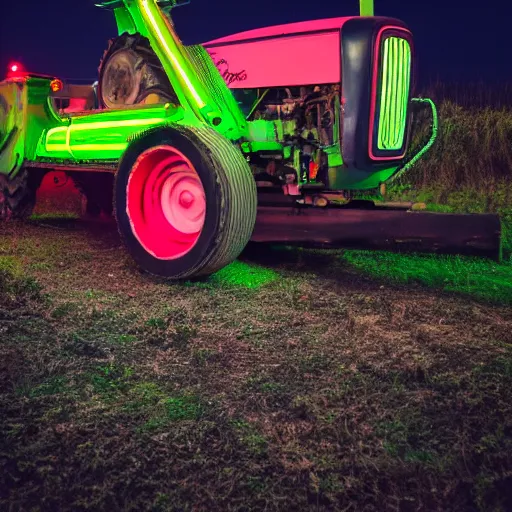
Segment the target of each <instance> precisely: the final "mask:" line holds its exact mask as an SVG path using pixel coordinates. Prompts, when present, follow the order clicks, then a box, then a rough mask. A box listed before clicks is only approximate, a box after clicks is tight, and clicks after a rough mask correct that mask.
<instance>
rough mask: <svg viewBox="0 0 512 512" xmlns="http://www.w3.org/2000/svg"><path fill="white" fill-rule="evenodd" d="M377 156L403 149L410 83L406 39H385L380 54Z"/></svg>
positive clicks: (408, 45) (408, 46)
mask: <svg viewBox="0 0 512 512" xmlns="http://www.w3.org/2000/svg"><path fill="white" fill-rule="evenodd" d="M380 62H381V65H380V80H379V83H380V91H379V97H378V100H379V104H380V105H379V107H380V108H379V116H378V127H377V150H378V152H379V153H380V152H388V151H390V152H392V151H399V150H401V149H402V148H403V145H404V137H405V130H406V126H407V107H408V102H409V90H410V83H411V46H410V44H409V42H408V41H407V40H406V39H403V38H401V37H396V36H390V37H387V38H385V39H384V41H383V43H382V46H381V54H380Z"/></svg>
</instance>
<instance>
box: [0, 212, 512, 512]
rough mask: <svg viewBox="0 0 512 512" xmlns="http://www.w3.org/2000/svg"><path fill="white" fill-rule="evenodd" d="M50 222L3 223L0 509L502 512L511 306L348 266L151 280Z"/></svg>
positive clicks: (507, 485)
mask: <svg viewBox="0 0 512 512" xmlns="http://www.w3.org/2000/svg"><path fill="white" fill-rule="evenodd" d="M69 222H70V221H61V222H60V223H57V222H51V221H49V220H47V221H45V224H46V226H41V225H39V226H38V225H35V226H30V225H18V224H11V225H10V226H9V227H6V226H3V227H2V233H1V235H2V236H1V238H0V287H1V288H0V290H1V293H0V318H1V322H0V340H1V342H0V408H1V410H2V411H1V412H2V414H1V416H0V509H2V510H62V511H65V510H73V511H76V510H95V511H101V510H105V511H106V510H108V511H112V510H137V511H140V510H155V511H156V510H172V511H178V510H191V511H192V510H194V511H199V510H223V511H228V510H379V511H382V510H443V511H447V510H482V511H483V510H507V509H510V508H511V507H512V495H511V492H510V489H511V487H512V476H511V475H512V443H511V437H510V435H511V432H512V405H511V402H510V396H511V392H512V337H511V332H512V311H511V309H510V307H507V306H503V305H501V306H500V305H499V304H498V305H490V304H489V303H486V302H481V301H476V300H473V299H472V298H468V297H467V296H466V297H464V296H460V295H458V294H453V293H443V292H440V291H435V290H432V289H429V288H428V287H425V286H422V285H419V284H416V285H400V284H391V283H389V282H388V281H383V280H382V279H374V278H370V277H365V274H364V269H363V273H361V270H358V269H357V268H356V267H357V265H356V267H354V265H355V264H356V263H357V261H356V260H357V255H358V254H359V257H362V256H361V254H362V253H354V252H350V253H349V252H347V253H343V252H341V253H340V252H336V253H331V254H328V253H324V252H321V251H320V252H318V251H299V250H289V249H287V250H280V251H278V250H276V249H272V250H268V251H255V250H249V251H247V252H246V254H245V256H244V258H242V260H240V261H238V262H236V263H235V264H233V265H232V266H230V267H228V268H226V269H224V270H223V271H221V272H220V273H218V274H217V275H215V276H213V277H212V278H211V279H209V280H207V281H203V282H198V283H192V282H189V283H183V284H169V283H166V282H165V281H163V280H160V279H155V278H152V277H149V276H147V275H144V274H141V273H139V272H138V270H137V269H136V268H135V267H134V266H133V264H132V262H131V261H130V259H129V258H128V256H127V254H126V253H125V252H124V249H123V248H122V247H121V245H120V243H119V239H118V238H117V235H116V232H115V230H114V229H113V228H112V226H109V225H103V226H102V225H99V224H98V225H84V224H80V223H79V224H76V225H73V223H72V222H71V223H69ZM348 255H352V259H350V258H349V257H348ZM345 256H347V257H345ZM354 258H356V260H354ZM350 261H352V263H350ZM359 261H360V260H359Z"/></svg>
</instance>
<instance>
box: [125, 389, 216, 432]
mask: <svg viewBox="0 0 512 512" xmlns="http://www.w3.org/2000/svg"><path fill="white" fill-rule="evenodd" d="M145 393H146V394H145V395H144V396H143V397H139V404H140V399H141V398H143V400H144V401H145V403H146V405H147V402H148V401H150V402H154V403H155V402H156V403H155V404H154V406H153V407H152V408H151V410H150V411H149V414H148V415H149V418H147V419H146V421H145V422H144V424H143V425H141V426H140V427H138V429H137V431H138V432H139V433H144V432H153V431H155V430H160V429H165V428H166V427H167V426H168V425H170V424H172V423H175V422H180V421H197V420H199V419H201V417H202V416H203V414H204V412H205V410H206V407H205V404H204V403H203V401H202V400H201V398H200V397H199V396H197V395H195V394H193V393H182V394H178V395H176V396H164V395H162V394H161V393H160V392H159V391H158V390H157V389H149V390H147V391H146V392H145ZM132 404H133V402H132ZM146 405H143V406H142V407H141V409H145V408H146Z"/></svg>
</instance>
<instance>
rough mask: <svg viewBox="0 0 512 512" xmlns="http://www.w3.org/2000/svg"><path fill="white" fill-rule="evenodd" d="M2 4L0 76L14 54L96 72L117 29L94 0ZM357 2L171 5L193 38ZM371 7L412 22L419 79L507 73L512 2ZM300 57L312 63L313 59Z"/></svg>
mask: <svg viewBox="0 0 512 512" xmlns="http://www.w3.org/2000/svg"><path fill="white" fill-rule="evenodd" d="M1 4H2V7H1V10H0V70H1V71H0V75H1V76H3V75H4V71H3V70H5V69H6V68H7V65H8V63H9V62H10V61H12V60H19V61H20V62H22V63H23V64H24V65H25V67H26V68H28V69H30V70H33V71H35V72H40V73H46V74H55V75H58V76H61V77H63V78H65V79H80V80H89V81H94V80H95V79H96V75H97V67H98V63H99V60H100V58H101V55H102V53H103V51H104V49H105V48H106V43H107V40H108V39H109V38H110V37H113V36H115V35H116V27H115V23H114V18H113V16H112V14H111V13H110V12H109V11H104V10H101V9H99V8H97V7H94V0H1ZM477 4H480V7H474V5H477ZM501 4H503V5H501ZM466 5H468V6H466ZM358 7H359V2H358V0H336V1H335V0H325V1H324V2H322V1H318V2H312V1H307V2H306V1H305V0H259V1H258V2H249V1H247V0H243V1H240V0H238V1H236V0H192V3H191V4H190V5H187V6H184V7H180V8H178V9H176V10H174V20H175V24H176V27H177V29H178V33H179V34H180V36H181V38H182V40H183V41H184V42H185V43H186V44H195V43H200V42H204V41H208V40H210V39H214V38H216V37H220V36H223V35H227V34H230V33H234V32H239V31H242V30H248V29H252V28H258V27H261V26H267V25H274V24H280V23H287V22H293V21H303V20H308V19H317V18H328V17H336V16H345V15H354V14H357V13H358ZM375 11H376V15H382V16H392V17H396V18H400V19H402V20H403V21H405V22H406V23H407V24H408V25H409V27H410V28H411V29H412V32H413V34H414V35H415V41H416V47H417V58H418V64H419V73H420V75H419V79H420V83H422V84H425V83H428V82H429V81H430V80H437V79H440V80H443V81H458V82H465V81H471V82H481V81H484V82H489V83H492V82H500V81H502V82H503V81H512V43H511V37H512V2H509V1H506V2H505V1H502V2H499V1H497V2H496V1H492V0H487V1H486V2H478V1H477V0H471V1H467V2H464V1H462V0H442V1H441V0H430V1H428V0H425V1H424V2H420V1H418V0H375ZM304 65H305V66H311V69H312V70H314V67H315V63H314V62H305V63H304Z"/></svg>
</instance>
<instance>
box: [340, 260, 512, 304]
mask: <svg viewBox="0 0 512 512" xmlns="http://www.w3.org/2000/svg"><path fill="white" fill-rule="evenodd" d="M342 259H343V260H345V261H346V262H348V263H349V264H350V265H352V266H353V267H355V268H356V269H358V270H359V271H361V272H363V273H365V274H368V275H370V276H372V277H376V278H378V279H382V280H384V281H391V282H394V283H400V284H407V283H420V284H422V285H426V286H429V287H432V288H437V289H441V290H444V291H449V292H457V293H463V294H466V295H472V296H474V297H478V298H480V299H484V300H488V301H492V302H497V303H501V304H512V265H511V264H499V263H496V262H494V261H491V260H484V259H479V258H470V257H461V256H438V255H431V254H425V255H424V254H396V253H390V252H384V251H346V252H345V253H344V254H343V256H342Z"/></svg>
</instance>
